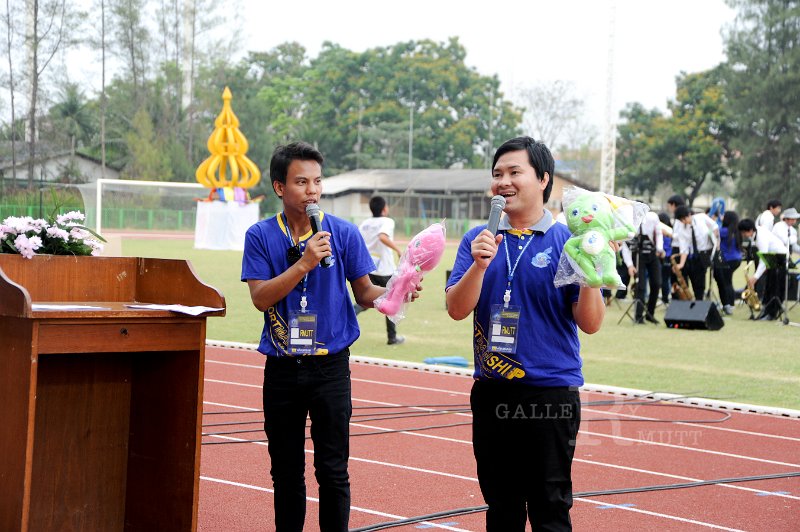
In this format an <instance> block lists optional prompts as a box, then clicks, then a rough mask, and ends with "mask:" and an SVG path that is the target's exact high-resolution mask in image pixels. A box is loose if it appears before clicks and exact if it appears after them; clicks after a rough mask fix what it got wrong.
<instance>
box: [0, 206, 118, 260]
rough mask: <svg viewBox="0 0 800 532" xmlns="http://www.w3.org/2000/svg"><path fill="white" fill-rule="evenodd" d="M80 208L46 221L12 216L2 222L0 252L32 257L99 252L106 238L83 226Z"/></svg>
mask: <svg viewBox="0 0 800 532" xmlns="http://www.w3.org/2000/svg"><path fill="white" fill-rule="evenodd" d="M84 220H85V216H84V215H83V214H82V213H80V212H78V211H71V212H68V213H66V214H60V215H57V216H56V215H52V216H50V217H49V218H48V219H47V220H45V219H42V218H36V219H34V218H31V217H30V216H23V217H15V216H9V217H8V218H6V219H5V220H3V223H2V224H0V253H16V254H19V255H22V256H23V257H25V258H27V259H30V258H33V256H34V255H36V254H51V255H99V254H100V252H101V251H102V250H103V244H102V243H101V242H105V241H106V240H105V239H104V238H103V237H101V236H100V235H98V234H97V233H95V232H94V231H92V230H91V229H89V228H88V227H86V226H84V225H82V224H83V221H84Z"/></svg>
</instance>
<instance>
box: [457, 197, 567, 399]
mask: <svg viewBox="0 0 800 532" xmlns="http://www.w3.org/2000/svg"><path fill="white" fill-rule="evenodd" d="M544 212H545V215H544V217H543V218H542V220H540V221H539V222H538V223H537V224H536V225H534V226H533V227H531V228H529V229H526V230H524V231H516V230H513V229H511V228H510V227H509V226H508V222H507V221H506V219H505V218H504V219H503V220H501V223H500V231H499V232H501V233H502V234H503V239H504V240H505V241H506V242H507V244H508V255H509V257H508V258H509V259H510V262H511V266H512V267H513V265H514V263H515V262H516V260H517V257H518V256H519V254H520V253H523V255H522V256H521V257H520V260H519V264H518V266H517V269H516V271H515V272H514V279H513V282H512V285H511V302H510V304H511V305H516V306H519V307H521V314H520V320H519V336H518V338H517V352H516V353H515V354H502V353H496V352H491V351H489V350H488V346H489V335H488V331H490V324H491V319H490V312H491V307H492V305H495V304H502V303H503V294H504V293H505V291H506V285H507V284H508V266H507V263H506V246H504V245H503V243H502V242H501V243H500V246H499V248H498V252H497V255H496V256H495V258H494V260H493V261H492V262H491V263H490V264H489V267H488V268H487V269H486V272H485V274H484V278H483V286H482V288H481V295H480V298H479V299H478V305H477V307H476V308H475V311H474V312H473V327H474V331H473V332H474V334H473V348H474V353H475V374H474V377H475V379H478V380H495V379H499V380H511V381H517V382H521V383H523V384H528V385H531V386H547V387H552V386H581V385H583V374H582V373H581V366H582V365H583V362H582V361H581V356H580V342H579V340H578V327H577V325H576V323H575V319H574V318H573V316H572V304H573V303H575V302H576V301H578V293H579V289H580V288H579V287H578V286H577V285H566V286H563V287H561V288H556V287H555V285H554V284H553V279H554V278H555V275H556V270H557V267H558V261H559V258H560V257H561V252H562V250H563V249H564V243H565V242H566V241H567V239H568V238H569V237H570V232H569V228H567V226H565V225H563V224H558V223H557V224H554V225H553V224H552V215H551V214H550V211H548V210H546V209H545V211H544ZM485 228H486V226H485V225H482V226H479V227H476V228H474V229H471V230H470V231H468V232H467V234H466V235H464V238H463V239H462V240H461V245H460V246H459V248H458V253H457V255H456V260H455V264H454V265H453V271H452V273H451V274H450V278H449V280H448V281H447V288H449V287H451V286H453V285H454V284H456V283H457V282H458V281H459V280H460V279H461V277H463V276H464V273H466V271H467V270H468V269H469V267H470V266H472V264H473V262H474V259H473V258H472V253H471V251H470V249H471V242H472V241H473V240H474V239H475V237H476V236H477V235H478V233H480V232H481V231H482V230H483V229H485ZM531 239H533V240H531ZM528 242H530V244H529V245H528V247H527V248H525V245H526V244H527V243H528ZM523 248H524V251H523Z"/></svg>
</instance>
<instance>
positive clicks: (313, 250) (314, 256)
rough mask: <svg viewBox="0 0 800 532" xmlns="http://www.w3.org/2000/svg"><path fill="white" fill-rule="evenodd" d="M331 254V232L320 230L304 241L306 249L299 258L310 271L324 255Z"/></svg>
mask: <svg viewBox="0 0 800 532" xmlns="http://www.w3.org/2000/svg"><path fill="white" fill-rule="evenodd" d="M331 255H333V251H332V250H331V234H330V233H329V232H327V231H320V232H318V233H317V234H315V235H314V236H312V237H311V238H309V239H308V241H306V249H305V251H304V252H303V257H302V258H301V259H300V260H301V262H303V263H304V265H305V269H306V270H307V271H311V270H313V269H314V268H316V267H317V266H318V265H319V263H320V262H321V261H322V259H324V258H325V257H330V256H331Z"/></svg>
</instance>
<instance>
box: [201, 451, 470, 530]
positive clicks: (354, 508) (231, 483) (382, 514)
mask: <svg viewBox="0 0 800 532" xmlns="http://www.w3.org/2000/svg"><path fill="white" fill-rule="evenodd" d="M222 439H227V440H233V441H236V440H238V438H229V437H226V438H222ZM259 445H265V444H263V443H260V444H259ZM306 452H307V453H310V454H313V451H310V450H308V449H306ZM351 460H352V458H351ZM200 479H201V480H205V481H208V482H216V483H218V484H227V485H229V486H235V487H238V488H245V489H251V490H256V491H262V492H266V493H275V491H274V490H271V489H269V488H264V487H261V486H254V485H252V484H244V483H242V482H234V481H231V480H223V479H218V478H213V477H207V476H202V475H201V476H200ZM306 500H307V501H311V502H316V503H318V502H319V499H318V498H316V497H306ZM350 510H352V511H355V512H361V513H366V514H370V515H377V516H379V517H387V518H390V519H407V517H403V516H401V515H395V514H389V513H386V512H380V511H378V510H371V509H369V508H362V507H360V506H350ZM420 524H425V525H429V526H431V527H435V528H440V529H442V530H452V531H454V532H470V531H469V530H464V529H462V528H455V527H451V526H447V525H440V524H437V523H434V522H432V521H423V522H422V523H420Z"/></svg>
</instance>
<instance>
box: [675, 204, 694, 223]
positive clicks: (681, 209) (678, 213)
mask: <svg viewBox="0 0 800 532" xmlns="http://www.w3.org/2000/svg"><path fill="white" fill-rule="evenodd" d="M691 214H692V211H690V210H689V207H687V206H686V205H678V208H677V209H675V219H676V220H683V219H684V218H686V217H687V216H689V215H691Z"/></svg>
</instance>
